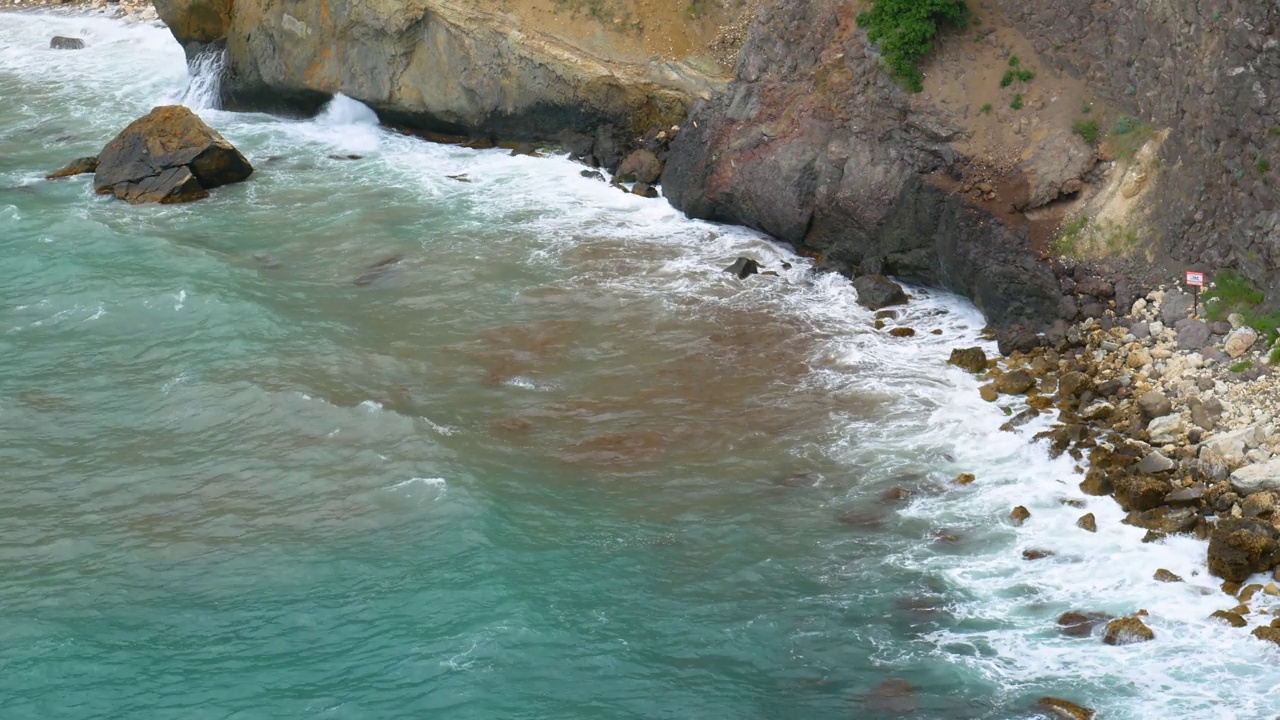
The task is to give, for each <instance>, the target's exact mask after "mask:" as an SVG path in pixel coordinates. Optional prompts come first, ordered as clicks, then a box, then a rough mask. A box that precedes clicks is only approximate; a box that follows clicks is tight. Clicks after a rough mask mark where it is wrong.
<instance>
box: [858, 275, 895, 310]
mask: <svg viewBox="0 0 1280 720" xmlns="http://www.w3.org/2000/svg"><path fill="white" fill-rule="evenodd" d="M853 289H854V290H856V291H858V304H859V305H861V306H863V307H865V308H867V309H869V310H879V309H880V308H884V307H888V306H890V305H903V304H905V303H906V302H907V294H906V293H905V292H903V291H902V286H901V285H899V284H898V283H896V282H894V281H892V280H890V279H889V278H887V277H885V276H883V275H863V276H861V277H858V278H855V279H854V281H853Z"/></svg>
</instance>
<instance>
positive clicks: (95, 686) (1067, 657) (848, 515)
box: [0, 15, 1280, 720]
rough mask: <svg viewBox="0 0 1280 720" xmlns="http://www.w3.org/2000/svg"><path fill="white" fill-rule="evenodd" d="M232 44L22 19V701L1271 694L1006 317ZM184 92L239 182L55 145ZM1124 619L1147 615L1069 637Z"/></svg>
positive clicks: (18, 539) (713, 711)
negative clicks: (167, 195) (1015, 391)
mask: <svg viewBox="0 0 1280 720" xmlns="http://www.w3.org/2000/svg"><path fill="white" fill-rule="evenodd" d="M54 34H61V35H76V36H82V37H84V38H85V39H86V44H87V48H86V49H85V50H84V51H81V52H75V53H54V52H52V51H48V50H47V49H46V47H45V46H46V45H47V39H48V36H50V35H54ZM216 75H217V71H216V68H214V67H212V66H210V67H205V68H203V69H200V68H197V70H196V71H195V72H194V76H193V77H192V78H188V77H187V75H186V74H185V73H184V72H183V71H182V52H181V50H180V49H179V48H177V46H176V45H175V44H174V43H173V41H172V39H171V38H170V37H169V35H168V33H167V32H166V31H165V30H163V29H159V28H151V27H139V26H126V25H121V24H116V23H112V22H109V21H103V20H93V19H84V18H70V17H62V18H49V17H41V16H34V15H0V252H3V257H5V258H6V260H5V262H4V263H3V264H0V328H2V329H3V334H0V467H4V468H6V472H7V475H6V483H7V485H6V502H5V503H4V504H3V505H2V506H0V568H3V572H0V667H3V668H4V672H3V673H0V697H2V698H5V700H6V702H5V703H4V705H5V712H4V713H0V714H2V715H3V716H4V717H5V718H10V717H12V718H44V717H66V718H94V717H135V716H136V717H153V716H157V715H169V714H178V715H183V716H194V717H230V716H243V717H313V716H314V717H337V718H366V717H409V716H415V717H416V716H423V717H428V716H430V717H437V716H439V717H450V718H462V719H463V720H466V719H468V718H493V717H529V718H557V719H559V718H569V719H575V718H582V719H584V720H586V719H588V718H592V719H594V718H601V717H617V718H655V717H689V716H702V717H714V718H761V719H763V718H799V719H801V720H807V719H809V718H813V719H825V718H847V717H878V716H877V715H875V712H876V707H877V703H876V701H874V700H868V693H872V691H873V688H875V687H876V686H877V685H879V684H880V683H881V682H883V681H885V680H889V679H894V678H901V679H906V680H907V681H908V682H909V683H910V684H911V685H912V686H913V687H914V697H913V699H912V701H911V703H912V705H913V706H914V710H912V711H910V712H909V713H907V714H906V715H905V716H906V717H916V718H948V719H955V718H961V719H965V718H990V719H992V720H1004V719H1007V718H1024V717H1029V716H1030V710H1029V708H1030V707H1031V705H1032V703H1033V702H1034V700H1035V699H1036V698H1037V697H1039V696H1041V695H1058V696H1063V697H1067V698H1069V699H1072V700H1076V701H1079V702H1083V703H1085V704H1088V705H1090V706H1092V707H1095V708H1097V709H1098V710H1099V711H1100V716H1099V717H1102V718H1110V719H1116V718H1126V719H1133V720H1154V719H1156V718H1161V719H1163V718H1204V719H1208V718H1268V717H1275V716H1276V715H1277V713H1280V695H1277V693H1275V691H1274V689H1273V688H1274V687H1275V686H1276V685H1277V684H1280V670H1277V667H1278V665H1277V661H1278V660H1280V651H1277V649H1276V648H1275V647H1274V646H1272V645H1269V644H1265V643H1261V642H1258V641H1255V640H1253V639H1252V638H1251V637H1249V635H1248V632H1247V630H1235V629H1231V628H1228V627H1227V626H1225V625H1221V624H1218V623H1217V622H1216V621H1209V620H1208V619H1207V616H1208V615H1209V614H1210V613H1211V612H1212V611H1213V610H1216V609H1224V608H1228V607H1230V606H1231V605H1233V604H1234V602H1232V601H1231V600H1230V598H1227V597H1226V596H1225V595H1222V594H1221V593H1219V592H1217V591H1216V590H1215V589H1214V588H1215V587H1216V583H1214V582H1213V580H1212V579H1211V578H1209V577H1208V575H1207V573H1206V571H1205V567H1204V562H1203V557H1204V549H1203V545H1202V544H1201V543H1197V542H1195V541H1192V540H1190V539H1180V538H1174V539H1170V540H1166V541H1163V542H1160V543H1151V544H1143V543H1142V542H1141V541H1140V539H1141V536H1142V534H1143V533H1142V531H1140V530H1137V529H1135V528H1131V527H1128V526H1125V525H1123V524H1121V523H1120V519H1121V516H1122V514H1121V513H1120V511H1119V509H1118V508H1117V507H1115V505H1114V503H1112V501H1111V500H1109V499H1106V498H1087V497H1084V496H1082V495H1081V494H1080V492H1079V491H1078V489H1077V487H1076V484H1077V483H1078V481H1079V477H1078V476H1077V475H1076V474H1075V473H1074V470H1073V468H1072V465H1071V462H1070V460H1069V459H1067V458H1061V459H1058V460H1049V459H1048V458H1047V457H1046V455H1045V452H1044V449H1043V448H1042V447H1039V446H1037V445H1034V444H1032V443H1031V442H1030V441H1029V438H1030V436H1031V435H1032V434H1034V432H1036V431H1037V430H1038V429H1040V428H1042V427H1044V425H1045V424H1046V423H1045V422H1043V421H1041V422H1038V423H1033V424H1031V425H1029V426H1027V427H1024V428H1021V429H1019V431H1018V432H1016V433H1015V432H1005V431H1001V430H999V427H1000V425H1001V424H1002V423H1004V422H1005V421H1006V420H1007V413H1015V412H1018V411H1019V410H1020V409H1021V405H1020V404H1019V403H1018V402H1017V401H1014V400H1009V399H1005V400H1001V401H1000V402H998V403H995V404H988V403H984V402H982V401H981V400H980V399H979V397H978V394H977V382H976V381H975V379H974V378H973V377H972V376H969V375H967V374H965V373H964V372H962V371H960V370H959V369H957V368H954V367H950V366H948V365H946V364H945V360H946V357H947V355H948V354H949V352H950V350H951V349H952V348H954V347H959V346H969V345H982V346H984V347H986V348H987V349H988V351H989V352H993V351H994V348H993V347H991V345H990V344H989V343H986V342H984V341H982V340H980V338H979V330H980V328H981V327H982V324H983V322H982V318H981V317H980V316H979V314H978V313H977V312H976V311H975V310H974V309H973V308H972V306H970V305H969V304H967V303H965V302H964V301H962V300H961V299H958V298H955V297H953V296H950V295H947V294H945V293H939V292H934V291H930V290H926V289H921V288H916V289H913V290H912V293H913V295H914V298H913V300H912V302H911V304H910V305H907V306H905V307H903V308H900V309H899V311H900V313H901V317H899V318H898V319H896V320H893V321H892V322H893V323H895V324H900V325H907V326H910V327H913V328H915V329H916V331H917V334H916V336H915V337H913V338H908V339H896V338H891V337H889V336H888V335H886V334H884V333H882V332H877V331H875V330H874V329H873V327H872V321H873V317H872V314H871V313H869V312H867V311H866V310H864V309H862V308H860V307H858V306H857V305H856V303H855V297H854V295H853V292H852V290H851V288H850V287H849V283H848V282H847V281H845V280H843V279H841V278H839V277H835V276H830V275H816V274H814V273H812V272H811V271H810V268H809V265H808V262H807V261H806V260H805V259H803V258H799V257H796V256H794V255H793V254H791V253H789V252H788V251H787V250H786V249H785V248H782V247H780V246H778V245H775V244H773V243H770V242H768V241H766V240H765V239H764V238H761V237H760V236H758V235H756V234H754V233H750V232H747V231H744V230H741V229H735V228H727V227H721V226H716V225H712V224H708V223H701V222H694V221H690V220H688V219H686V218H684V217H682V216H681V215H680V214H679V213H677V212H676V211H674V210H673V209H672V208H671V207H670V206H669V205H667V204H666V203H663V202H654V201H650V200H645V199H642V198H639V197H636V196H633V195H629V194H625V193H621V192H618V191H617V190H616V189H614V188H611V187H610V186H608V185H607V184H605V183H601V182H598V181H595V180H591V179H589V178H584V177H582V176H581V175H580V170H581V169H582V168H581V167H580V166H578V165H575V164H573V163H570V162H568V161H566V160H563V159H556V158H551V159H538V158H531V157H511V156H509V155H508V154H507V153H505V152H502V151H485V152H476V151H470V150H465V149H461V148H456V147H449V146H440V145H430V144H425V143H421V142H418V141H416V140H413V139H410V138H406V137H402V136H399V135H396V134H393V133H389V132H386V131H384V130H382V129H380V128H379V127H378V126H377V123H376V116H375V115H374V114H373V113H372V111H370V110H369V109H368V108H367V107H365V106H363V105H361V104H360V103H357V102H355V101H354V100H351V99H349V98H344V97H339V98H336V99H335V100H334V101H333V102H332V103H330V104H329V106H328V107H327V108H326V109H325V110H324V112H323V113H322V114H321V115H320V116H319V117H317V118H315V119H313V120H307V121H298V120H283V119H278V118H271V117H267V116H264V115H258V114H235V113H230V112H225V111H222V110H218V109H217V108H216V107H215V106H214V104H213V103H211V102H208V101H207V98H212V97H214V96H215V95H216V89H215V88H214V87H213V85H212V83H211V78H212V77H214V76H216ZM175 97H178V98H182V101H183V102H187V103H188V104H191V105H193V106H194V107H196V109H197V110H199V112H200V113H201V115H202V117H204V118H205V119H206V120H207V121H208V122H209V123H210V124H211V125H212V126H213V127H214V128H215V129H217V130H218V131H219V132H220V133H222V134H223V135H224V136H225V137H227V138H228V139H229V140H231V141H232V142H233V143H235V144H236V145H237V146H238V147H240V148H241V149H242V150H243V151H244V152H245V153H246V155H247V156H248V157H249V158H250V160H251V161H252V162H253V163H254V165H255V167H256V172H255V174H254V176H253V178H252V179H251V181H250V182H248V183H244V184H241V185H235V186H230V187H225V188H220V189H218V190H217V191H216V192H215V193H214V194H213V196H212V197H211V198H210V199H208V200H205V201H201V202H200V203H198V204H193V205H190V206H163V207H130V206H127V205H124V204H122V203H118V202H114V201H111V200H109V199H106V198H102V197H97V196H94V195H93V194H92V190H91V189H90V187H89V186H88V184H87V183H86V181H85V179H84V178H80V179H71V180H65V181H59V182H55V183H49V182H45V181H43V180H41V179H40V178H41V176H42V175H43V173H44V172H46V171H47V170H48V169H50V168H52V167H57V166H59V165H61V164H62V163H63V162H65V161H66V160H67V159H70V158H71V157H76V156H80V155H86V154H92V153H94V152H96V151H97V149H98V148H100V147H101V145H102V144H103V143H104V142H105V141H106V140H107V139H109V138H110V137H111V136H112V135H114V133H115V132H118V130H119V129H120V128H122V127H124V125H126V124H127V123H128V122H129V121H131V120H132V119H134V118H135V117H137V116H138V115H140V114H142V113H144V112H146V111H147V110H148V109H149V108H150V107H151V106H152V105H153V104H155V103H160V102H166V101H170V100H171V99H172V98H175ZM350 156H359V159H352V158H351V157H350ZM460 178H461V179H460ZM464 180H465V181H464ZM740 255H746V256H750V257H753V258H755V259H757V260H758V261H760V262H761V263H762V265H764V266H766V268H767V269H770V270H772V271H775V272H776V273H777V275H775V276H756V277H752V278H749V279H748V280H746V281H739V280H737V279H736V278H733V277H731V276H729V275H728V274H726V273H724V272H722V271H721V268H723V267H725V266H727V265H729V264H730V263H731V262H732V261H733V259H734V258H736V257H738V256H740ZM784 263H787V264H789V265H790V267H789V268H787V267H785V266H784ZM933 330H937V331H939V334H936V335H935V334H932V332H931V331H933ZM960 472H972V473H974V474H975V475H976V476H977V481H976V482H975V483H973V484H972V485H968V486H964V487H960V486H956V485H955V484H954V483H953V482H952V479H953V478H954V477H955V475H956V474H958V473H960ZM446 478H447V481H446V480H445V479H446ZM891 488H903V489H906V490H908V491H910V492H911V493H912V496H911V499H910V501H908V502H898V501H895V500H893V499H892V498H895V497H899V496H900V495H901V493H898V492H895V493H891V494H890V495H889V496H888V498H889V499H886V496H885V491H887V490H890V489H891ZM1063 500H1072V501H1080V502H1083V503H1084V507H1082V508H1077V507H1072V506H1070V505H1066V504H1063V502H1062V501H1063ZM1015 505H1025V506H1026V507H1028V508H1029V509H1030V510H1031V513H1032V518H1031V520H1030V521H1029V522H1028V523H1027V524H1026V525H1024V526H1023V527H1020V528H1014V527H1011V526H1009V525H1008V524H1006V523H1005V522H1004V520H1003V519H1004V518H1005V517H1006V516H1007V514H1008V512H1009V510H1010V508H1012V507H1013V506H1015ZM1085 512H1093V513H1094V514H1095V515H1096V516H1097V519H1098V520H1097V522H1098V532H1097V533H1096V534H1091V533H1087V532H1084V531H1082V530H1080V529H1078V528H1076V527H1075V521H1076V519H1077V518H1078V517H1079V516H1080V515H1081V514H1083V513H1085ZM1024 549H1038V550H1047V551H1050V552H1052V553H1054V554H1053V555H1052V556H1051V557H1048V558H1046V559H1043V560H1038V561H1034V562H1033V561H1026V560H1023V559H1022V550H1024ZM1161 567H1163V568H1167V569H1169V570H1171V571H1173V572H1175V573H1177V574H1179V575H1181V576H1182V577H1183V578H1184V579H1185V582H1184V583H1180V584H1160V583H1156V582H1154V581H1153V580H1152V579H1151V575H1152V573H1153V572H1154V571H1155V570H1156V569H1157V568H1161ZM1253 605H1254V607H1255V609H1257V610H1260V611H1262V610H1266V611H1269V610H1271V609H1273V606H1274V605H1275V603H1274V602H1272V600H1271V599H1269V598H1266V597H1264V596H1262V595H1259V596H1258V599H1255V601H1254V603H1253ZM1139 608H1144V609H1146V610H1148V611H1149V612H1150V619H1149V624H1150V625H1151V627H1152V628H1153V629H1154V630H1155V632H1156V640H1155V641H1154V642H1151V643H1145V644H1138V645H1130V646H1125V647H1118V648H1113V647H1108V646H1105V645H1103V644H1101V642H1100V639H1099V638H1098V637H1093V638H1083V639H1081V638H1067V637H1063V636H1061V635H1060V634H1058V632H1057V631H1056V627H1055V625H1054V618H1056V616H1057V615H1058V614H1060V613H1062V612H1064V611H1067V610H1083V611H1101V612H1107V613H1112V614H1127V613H1132V612H1135V611H1136V610H1138V609H1139ZM1269 619H1270V616H1267V615H1263V614H1261V613H1258V614H1255V615H1251V616H1250V621H1251V622H1252V623H1254V624H1261V623H1265V622H1267V621H1268V620H1269ZM70 698H74V702H72V700H70Z"/></svg>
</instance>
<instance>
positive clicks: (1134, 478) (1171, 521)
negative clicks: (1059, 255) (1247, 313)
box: [950, 278, 1280, 644]
mask: <svg viewBox="0 0 1280 720" xmlns="http://www.w3.org/2000/svg"><path fill="white" fill-rule="evenodd" d="M1090 284H1092V285H1091V286H1090ZM1080 286H1082V287H1084V288H1085V289H1086V290H1089V291H1090V292H1092V293H1096V294H1097V295H1098V296H1110V297H1113V298H1114V297H1115V295H1116V289H1115V288H1114V287H1113V286H1111V285H1110V283H1109V282H1108V281H1106V280H1101V279H1091V278H1083V279H1082V282H1080ZM1113 302H1114V301H1113ZM1201 312H1202V314H1203V312H1204V308H1203V307H1202V308H1201ZM1244 320H1245V318H1244V317H1242V316H1241V315H1239V314H1234V313H1233V314H1230V315H1229V316H1228V318H1227V319H1224V320H1218V321H1214V322H1208V321H1206V320H1203V319H1200V318H1198V317H1194V316H1193V315H1192V297H1191V295H1189V294H1187V293H1184V292H1182V291H1181V290H1180V289H1178V288H1167V287H1161V288H1157V289H1156V290H1153V291H1151V292H1149V293H1146V294H1145V295H1144V296H1142V297H1138V298H1136V299H1133V300H1132V301H1131V302H1126V303H1125V304H1123V305H1119V307H1118V308H1116V309H1108V310H1106V311H1105V312H1103V313H1101V317H1100V318H1099V317H1089V318H1086V319H1084V320H1082V321H1080V322H1078V323H1075V324H1073V325H1069V326H1066V327H1062V326H1059V327H1057V328H1055V331H1054V332H1051V333H1050V334H1049V335H1048V336H1024V337H1023V338H1021V340H1023V341H1024V343H1025V344H1024V345H1022V346H1019V347H1016V348H1002V351H1004V350H1008V352H1007V354H1006V357H1004V358H1003V359H1001V360H988V359H987V358H986V356H985V354H984V353H983V352H982V350H981V349H980V348H964V349H957V350H956V351H955V352H954V353H953V355H952V358H951V361H950V362H951V363H952V364H955V365H958V366H960V367H962V368H964V369H966V370H969V371H970V372H974V373H977V374H978V375H979V377H980V378H981V379H983V380H986V381H987V382H986V383H985V384H983V385H982V386H981V392H982V396H983V398H984V399H986V400H988V401H991V402H996V401H998V400H999V399H1000V398H1001V397H1002V396H1003V397H1005V398H1009V397H1010V396H1019V397H1023V398H1024V399H1025V408H1026V409H1025V410H1022V411H1021V412H1018V413H1016V414H1012V416H1011V417H1010V419H1009V421H1008V423H1006V425H1005V426H1004V428H1003V429H1005V430H1009V431H1017V430H1018V428H1020V427H1021V426H1023V425H1026V424H1027V423H1028V422H1030V421H1031V420H1032V419H1033V418H1035V417H1037V416H1039V415H1041V414H1042V413H1056V417H1055V423H1054V424H1053V426H1052V427H1051V429H1049V430H1047V431H1044V432H1041V433H1039V434H1037V435H1035V439H1037V440H1043V441H1046V442H1047V443H1048V445H1049V451H1050V453H1051V454H1052V455H1053V456H1055V457H1056V456H1059V455H1061V454H1063V453H1066V454H1068V455H1070V456H1071V457H1072V458H1074V459H1075V460H1077V461H1079V463H1080V464H1079V465H1077V469H1078V470H1079V471H1080V472H1081V473H1083V475H1084V477H1083V479H1082V480H1081V482H1080V483H1079V489H1080V491H1081V492H1083V493H1085V494H1087V495H1093V496H1101V495H1106V496H1110V497H1112V498H1113V499H1114V500H1115V501H1116V502H1117V503H1118V504H1119V505H1120V507H1121V508H1122V509H1123V510H1124V511H1126V512H1127V513H1128V514H1127V516H1126V517H1125V520H1124V522H1125V523H1127V524H1130V525H1133V526H1135V527H1139V528H1143V529H1145V530H1146V531H1147V534H1146V536H1145V537H1144V538H1143V542H1159V541H1161V540H1162V539H1163V538H1165V537H1167V536H1170V535H1175V534H1181V535H1191V536H1195V537H1197V538H1200V539H1202V540H1206V541H1208V542H1207V548H1206V559H1207V565H1208V570H1209V573H1210V574H1211V575H1213V576H1215V577H1218V578H1221V579H1222V584H1221V588H1222V591H1223V592H1224V593H1225V594H1226V595H1227V596H1228V597H1229V599H1228V600H1226V601H1224V603H1223V608H1222V609H1221V610H1219V611H1217V612H1215V613H1213V617H1215V618H1218V619H1220V620H1222V621H1223V622H1224V623H1225V624H1226V625H1229V626H1230V627H1232V628H1252V629H1251V630H1249V632H1252V634H1253V635H1254V636H1255V637H1257V638H1259V639H1262V640H1269V641H1272V642H1276V643H1280V618H1276V617H1273V615H1272V611H1270V610H1267V609H1262V608H1256V607H1255V605H1256V603H1255V605H1251V602H1254V600H1255V598H1260V597H1263V596H1280V434H1278V431H1280V425H1278V423H1280V382H1277V380H1276V375H1275V373H1274V372H1272V358H1271V357H1270V356H1271V353H1272V350H1273V348H1272V347H1271V346H1270V345H1269V344H1268V343H1267V341H1266V339H1265V338H1264V337H1262V336H1261V335H1260V333H1258V332H1257V331H1256V330H1255V329H1254V328H1252V327H1249V326H1248V325H1247V324H1245V322H1244ZM957 482H958V483H959V484H968V483H969V482H973V477H972V476H971V475H967V474H966V475H963V476H961V478H960V479H958V480H957ZM1010 521H1011V522H1013V523H1014V524H1018V525H1020V524H1022V523H1025V522H1034V521H1035V519H1034V518H1033V517H1031V515H1030V513H1029V512H1028V511H1027V510H1026V508H1024V507H1017V508H1014V509H1013V511H1012V512H1011V514H1010ZM1077 527H1079V528H1080V531H1081V532H1094V531H1096V520H1095V519H1094V517H1093V515H1092V514H1091V513H1090V514H1085V515H1083V516H1082V517H1081V518H1080V519H1079V521H1078V523H1077ZM1028 559H1036V558H1032V557H1028ZM1260 573H1274V574H1273V575H1272V576H1271V577H1270V578H1267V579H1264V580H1263V581H1262V582H1255V583H1251V584H1245V583H1247V582H1248V580H1249V579H1250V578H1251V577H1252V576H1254V575H1255V574H1260ZM1154 579H1156V580H1160V581H1164V582H1181V581H1182V578H1180V577H1178V576H1176V575H1174V574H1173V573H1171V572H1169V571H1168V570H1166V569H1163V568H1160V569H1156V570H1155V573H1154ZM1271 604H1274V603H1271ZM1144 614H1145V611H1139V612H1138V614H1136V615H1133V616H1129V617H1121V618H1110V617H1108V616H1106V615H1104V614H1101V613H1096V612H1092V611H1090V610H1089V609H1082V610H1081V611H1080V612H1072V613H1066V614H1064V615H1063V616H1062V617H1061V618H1060V619H1059V624H1060V625H1061V626H1062V628H1061V629H1062V631H1063V632H1064V633H1067V634H1069V635H1074V636H1089V635H1091V634H1092V633H1093V628H1094V626H1095V625H1101V624H1102V623H1103V622H1105V621H1109V622H1107V624H1106V628H1105V630H1104V631H1103V641H1104V642H1107V643H1109V644H1124V643H1128V642H1140V641H1144V640H1150V639H1152V638H1153V637H1154V634H1153V633H1152V631H1151V630H1150V629H1149V628H1147V627H1146V625H1145V624H1143V622H1142V620H1141V616H1142V615H1144ZM1245 631H1246V630H1243V629H1242V630H1241V632H1245Z"/></svg>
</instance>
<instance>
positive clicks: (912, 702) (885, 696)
mask: <svg viewBox="0 0 1280 720" xmlns="http://www.w3.org/2000/svg"><path fill="white" fill-rule="evenodd" d="M863 706H864V707H865V709H866V710H867V711H868V712H871V713H875V714H877V715H909V714H911V713H914V712H915V711H916V699H915V696H914V694H913V692H912V690H911V683H909V682H907V681H906V680H899V679H896V678H894V679H890V680H885V681H884V682H882V683H880V684H879V685H877V686H876V687H875V688H874V689H873V690H872V691H871V692H869V693H867V695H866V697H865V698H863Z"/></svg>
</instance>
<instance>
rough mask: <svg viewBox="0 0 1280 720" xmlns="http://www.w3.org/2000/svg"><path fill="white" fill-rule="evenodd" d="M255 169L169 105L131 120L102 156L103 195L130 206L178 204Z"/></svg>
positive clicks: (98, 186) (97, 181)
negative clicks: (115, 198)
mask: <svg viewBox="0 0 1280 720" xmlns="http://www.w3.org/2000/svg"><path fill="white" fill-rule="evenodd" d="M252 173H253V166H251V165H250V164H249V161H248V160H246V159H245V157H244V156H243V155H241V154H240V152H239V151H238V150H236V149H235V148H234V147H232V145H231V143H229V142H227V141H226V140H224V139H223V138H222V136H221V135H219V134H218V133H216V132H214V131H213V129H212V128H210V127H209V126H208V125H205V124H204V121H203V120H201V119H200V118H199V117H197V116H196V114H195V113H193V112H191V111H190V110H188V109H187V108H185V107H182V106H179V105H166V106H162V107H158V108H156V109H154V110H152V111H151V112H150V113H149V114H147V115H146V116H144V117H142V118H139V119H138V120H135V121H133V123H131V124H130V125H129V127H127V128H125V129H124V131H123V132H121V133H120V134H119V135H117V136H116V137H115V139H113V140H112V141H111V142H109V143H107V145H106V147H104V148H103V149H102V152H101V153H99V154H98V168H97V171H96V174H95V176H94V179H93V185H94V189H95V190H96V191H97V192H98V193H99V194H103V195H105V194H111V195H115V196H116V197H118V198H120V199H121V200H125V201H127V202H130V203H134V204H137V203H148V202H159V203H178V202H189V201H191V200H199V199H200V198H203V197H207V196H208V194H209V193H208V191H209V190H210V189H212V188H216V187H219V186H221V185H226V184H228V183H236V182H241V181H242V180H245V179H247V178H248V177H249V175H251V174H252Z"/></svg>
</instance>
